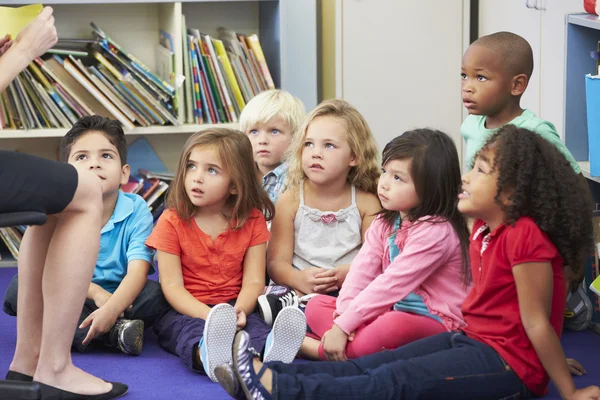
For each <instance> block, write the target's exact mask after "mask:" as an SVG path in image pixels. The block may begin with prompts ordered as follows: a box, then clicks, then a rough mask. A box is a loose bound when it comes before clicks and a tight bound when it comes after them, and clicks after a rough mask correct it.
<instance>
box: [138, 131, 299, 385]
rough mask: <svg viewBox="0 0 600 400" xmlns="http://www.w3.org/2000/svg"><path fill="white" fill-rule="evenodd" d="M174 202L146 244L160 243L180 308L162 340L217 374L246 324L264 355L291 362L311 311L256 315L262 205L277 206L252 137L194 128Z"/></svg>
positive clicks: (195, 366)
mask: <svg viewBox="0 0 600 400" xmlns="http://www.w3.org/2000/svg"><path fill="white" fill-rule="evenodd" d="M167 208H168V209H167V210H165V212H164V213H163V214H162V216H161V217H160V219H159V220H158V222H157V225H156V227H155V229H154V231H153V232H152V234H151V235H150V237H149V238H148V240H147V242H146V244H147V245H148V246H149V247H151V248H153V249H156V250H157V256H158V270H159V274H160V283H161V287H162V290H163V292H164V294H165V297H166V299H167V301H168V302H169V304H170V305H171V306H172V308H173V309H170V310H167V311H165V312H164V313H163V314H162V315H161V316H159V317H158V319H157V322H156V323H155V325H154V332H155V333H156V334H157V336H158V340H159V344H160V345H161V346H162V347H163V348H164V349H165V350H167V351H169V352H170V353H173V354H176V355H177V356H179V358H181V359H182V361H184V363H185V364H186V365H187V366H188V367H189V368H191V369H192V370H195V371H199V372H202V371H205V372H206V374H207V375H208V376H209V377H210V378H211V379H212V380H213V381H215V382H216V377H215V374H214V369H215V367H216V366H218V365H224V366H225V367H226V368H225V370H226V371H228V370H230V369H229V368H228V367H227V366H228V365H229V364H230V362H231V346H232V343H233V338H234V336H235V333H236V331H237V330H239V329H244V330H245V331H247V332H248V333H249V335H250V337H251V342H252V346H253V347H254V349H256V350H257V351H259V352H261V351H263V350H264V359H266V360H280V361H284V362H291V361H292V360H293V358H294V356H295V355H296V352H297V351H298V349H299V347H300V344H301V342H302V339H303V338H304V334H305V332H306V322H305V318H304V314H303V313H302V312H301V311H300V310H298V309H295V308H291V307H290V308H288V309H286V310H285V312H282V313H281V314H280V315H279V316H278V318H277V320H276V321H275V323H274V325H273V330H272V331H271V329H270V328H269V326H267V325H266V324H265V323H264V321H263V320H262V319H261V318H260V317H258V315H257V314H256V313H254V308H255V307H256V302H257V298H258V296H259V295H261V294H262V293H263V290H264V280H265V263H266V261H265V258H266V256H265V254H266V243H267V241H268V240H269V238H270V233H269V230H268V229H267V223H266V219H265V217H264V216H263V211H264V215H266V218H267V219H270V218H271V217H272V215H273V212H274V207H273V203H271V201H270V200H269V197H268V196H267V194H266V192H265V191H264V190H263V189H262V188H260V186H259V185H258V184H257V182H256V177H255V175H254V161H253V157H252V146H251V144H250V140H249V139H248V138H247V137H246V136H245V135H244V134H242V133H241V132H239V131H235V130H231V129H210V130H205V131H202V132H199V133H196V134H194V135H192V136H191V137H190V138H189V139H188V141H187V142H186V144H185V146H184V149H183V153H182V155H181V158H180V160H179V165H178V168H177V174H176V176H175V179H174V180H173V183H172V184H171V188H170V191H169V194H168V198H167ZM284 328H286V329H284ZM207 349H208V350H207Z"/></svg>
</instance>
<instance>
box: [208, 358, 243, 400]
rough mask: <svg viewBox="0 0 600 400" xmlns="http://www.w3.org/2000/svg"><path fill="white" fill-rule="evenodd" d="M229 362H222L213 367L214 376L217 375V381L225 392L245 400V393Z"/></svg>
mask: <svg viewBox="0 0 600 400" xmlns="http://www.w3.org/2000/svg"><path fill="white" fill-rule="evenodd" d="M232 368H233V367H232V365H231V364H223V365H217V366H216V367H215V376H216V377H217V382H219V384H220V385H221V386H222V387H223V389H225V391H226V392H227V394H229V395H230V396H231V397H233V398H234V399H238V400H245V399H246V395H245V394H244V391H243V390H242V387H241V386H240V384H239V382H238V380H237V377H236V376H235V374H234V373H233V369H232Z"/></svg>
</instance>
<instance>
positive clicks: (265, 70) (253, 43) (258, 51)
mask: <svg viewBox="0 0 600 400" xmlns="http://www.w3.org/2000/svg"><path fill="white" fill-rule="evenodd" d="M246 41H247V42H248V46H249V47H250V48H251V49H252V51H253V52H254V55H255V56H256V59H257V60H258V64H259V65H260V69H261V72H262V74H263V76H264V78H265V81H266V82H267V87H268V88H269V89H275V84H274V83H273V78H272V77H271V72H269V67H268V66H267V60H266V59H265V55H264V53H263V51H262V47H261V45H260V42H259V41H258V36H256V34H254V35H250V36H247V37H246Z"/></svg>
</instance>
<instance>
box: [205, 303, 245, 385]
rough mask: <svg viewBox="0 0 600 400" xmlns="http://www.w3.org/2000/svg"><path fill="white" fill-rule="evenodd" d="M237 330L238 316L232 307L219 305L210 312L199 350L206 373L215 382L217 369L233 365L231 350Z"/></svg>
mask: <svg viewBox="0 0 600 400" xmlns="http://www.w3.org/2000/svg"><path fill="white" fill-rule="evenodd" d="M236 330H237V316H236V313H235V310H234V308H233V307H232V306H231V305H229V304H227V303H224V304H217V305H216V306H214V307H213V308H212V310H210V312H209V313H208V317H206V322H205V323H204V333H203V335H202V339H200V343H199V345H198V348H199V349H200V360H201V361H202V366H203V367H204V371H205V372H206V375H208V377H209V378H210V379H211V380H212V381H213V382H217V377H216V376H215V368H216V367H217V366H218V365H223V364H230V363H231V348H232V346H233V338H234V337H235V332H236Z"/></svg>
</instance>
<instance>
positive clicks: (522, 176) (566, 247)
mask: <svg viewBox="0 0 600 400" xmlns="http://www.w3.org/2000/svg"><path fill="white" fill-rule="evenodd" d="M488 150H491V151H493V152H494V154H495V156H494V165H493V166H492V167H493V168H494V169H495V170H497V171H498V190H497V192H496V197H495V200H496V202H497V203H498V204H499V205H500V206H501V207H502V208H503V210H504V211H505V213H506V222H507V223H508V224H511V225H513V224H514V223H515V221H516V220H517V219H519V218H520V217H524V216H529V217H531V218H533V220H534V221H535V223H536V224H537V226H538V227H539V228H540V229H541V230H542V231H544V232H545V233H546V234H548V236H549V237H550V240H551V241H552V243H554V245H555V246H556V248H557V249H558V251H559V253H560V255H561V256H562V258H563V259H564V261H565V264H566V265H569V266H571V268H572V269H573V271H574V272H577V270H578V269H579V267H580V266H581V265H583V262H584V260H585V257H586V255H588V254H589V253H590V251H591V249H592V248H593V228H592V223H591V221H592V203H591V199H590V196H589V195H588V192H587V190H586V188H584V187H583V182H582V181H583V180H582V179H580V177H579V176H578V175H577V174H576V173H575V171H573V168H572V167H571V165H570V164H569V161H567V159H566V158H565V156H564V155H563V154H562V153H560V151H559V150H558V149H557V148H556V147H555V146H554V145H552V144H551V143H550V142H548V141H547V140H545V139H544V138H542V137H541V136H540V135H538V134H536V133H534V132H532V131H530V130H528V129H523V128H517V127H516V126H514V125H510V124H509V125H505V126H504V127H502V128H500V129H499V130H498V131H497V132H496V133H495V134H494V135H493V136H492V137H490V138H489V139H488V141H487V142H486V144H485V145H484V146H483V148H482V149H481V150H480V152H484V151H488ZM501 193H504V194H506V193H509V194H510V197H509V198H508V201H505V202H504V203H503V202H502V201H501V197H500V196H501Z"/></svg>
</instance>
